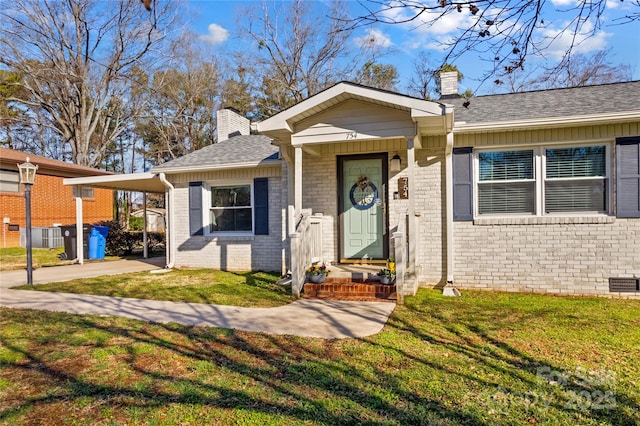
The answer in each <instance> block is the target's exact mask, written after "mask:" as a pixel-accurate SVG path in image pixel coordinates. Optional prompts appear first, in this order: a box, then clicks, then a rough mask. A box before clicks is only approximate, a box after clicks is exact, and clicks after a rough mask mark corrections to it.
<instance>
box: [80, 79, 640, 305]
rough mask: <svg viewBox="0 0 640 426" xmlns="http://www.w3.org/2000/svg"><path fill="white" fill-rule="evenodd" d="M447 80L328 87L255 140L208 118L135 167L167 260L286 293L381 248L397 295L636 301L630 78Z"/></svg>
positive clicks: (638, 213) (638, 210)
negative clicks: (242, 274) (151, 193)
mask: <svg viewBox="0 0 640 426" xmlns="http://www.w3.org/2000/svg"><path fill="white" fill-rule="evenodd" d="M442 80H443V88H447V87H448V88H449V91H447V90H443V93H442V95H443V96H442V98H441V99H440V100H439V101H438V102H432V101H425V100H422V99H416V98H412V97H409V96H405V95H401V94H398V93H392V92H387V91H382V90H377V89H372V88H368V87H363V86H360V85H355V84H351V83H344V82H343V83H339V84H337V85H335V86H333V87H330V88H329V89H327V90H325V91H323V92H321V93H318V94H316V95H314V96H312V97H310V98H308V99H306V100H304V101H302V102H300V103H299V104H297V105H294V106H292V107H290V108H288V109H287V110H285V111H282V112H280V113H278V114H276V115H274V116H273V117H270V118H268V119H266V120H264V121H262V122H259V123H254V124H253V126H252V130H253V131H254V133H258V134H256V135H252V134H251V132H250V125H249V122H248V121H246V120H243V119H242V118H241V117H239V116H237V115H236V114H234V113H233V111H228V110H227V111H223V112H221V115H219V116H218V126H219V140H220V141H221V142H219V143H218V144H215V145H211V146H208V147H205V148H203V149H201V150H199V151H196V152H194V153H191V154H189V155H186V156H184V157H181V158H178V159H176V160H173V161H171V162H168V163H165V164H163V165H160V166H158V167H156V168H154V169H153V170H152V172H151V174H150V175H149V176H148V178H149V179H158V180H160V181H162V182H163V183H164V185H165V190H166V193H167V194H168V209H167V210H168V213H167V216H168V240H169V247H168V250H167V256H168V264H169V265H170V266H194V267H210V268H219V269H227V270H283V271H287V270H288V271H291V273H292V285H293V291H294V293H298V292H299V291H300V290H301V288H302V283H303V282H304V271H305V269H306V267H308V266H309V264H311V263H312V262H315V261H319V260H321V261H325V262H330V263H332V264H342V265H352V264H358V263H373V264H375V263H376V262H381V261H384V260H385V259H387V258H390V257H391V258H394V259H395V260H396V262H397V264H398V279H397V282H398V291H399V292H401V293H402V294H414V293H415V291H416V290H417V288H418V287H419V286H440V287H445V288H446V287H451V286H454V285H455V287H456V288H459V289H487V290H489V289H490V290H501V291H519V292H539V293H554V294H574V295H624V296H629V297H638V296H640V288H638V286H639V285H640V283H639V281H640V104H639V103H638V102H637V99H638V97H639V96H640V81H636V82H627V83H617V84H607V85H599V86H590V87H579V88H568V89H556V90H546V91H535V92H523V93H513V94H506V95H489V96H479V97H474V98H472V99H470V100H469V102H468V103H467V100H465V99H462V98H460V97H459V96H458V94H457V74H456V73H445V74H444V75H443V76H442ZM447 81H448V82H449V84H444V83H446V82H447ZM131 179H133V178H131ZM70 183H71V182H70ZM610 278H613V281H610ZM620 279H621V280H620ZM611 283H614V284H616V283H618V284H620V283H622V286H623V287H616V286H615V285H613V286H612V284H611ZM619 290H624V293H623V292H620V291H619Z"/></svg>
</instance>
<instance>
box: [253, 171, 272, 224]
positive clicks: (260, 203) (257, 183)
mask: <svg viewBox="0 0 640 426" xmlns="http://www.w3.org/2000/svg"><path fill="white" fill-rule="evenodd" d="M253 208H254V214H255V225H256V228H255V232H254V233H255V235H269V180H268V179H267V178H255V179H254V180H253Z"/></svg>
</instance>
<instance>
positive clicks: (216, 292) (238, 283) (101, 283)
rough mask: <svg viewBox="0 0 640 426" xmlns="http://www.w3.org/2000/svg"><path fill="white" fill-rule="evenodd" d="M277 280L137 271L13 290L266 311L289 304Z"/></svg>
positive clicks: (273, 276) (254, 275) (285, 289)
mask: <svg viewBox="0 0 640 426" xmlns="http://www.w3.org/2000/svg"><path fill="white" fill-rule="evenodd" d="M279 279H280V276H279V275H278V274H276V273H269V272H224V271H217V270H212V269H177V270H173V271H170V272H166V273H162V274H152V273H149V272H139V273H132V274H122V275H111V276H103V277H97V278H82V279H76V280H73V281H66V282H61V283H51V284H40V285H37V286H35V287H31V286H27V285H24V286H20V287H15V288H18V289H23V290H38V291H55V292H64V293H76V294H96V295H100V296H112V297H131V298H136V299H154V300H168V301H171V302H191V303H210V304H214V305H233V306H249V307H261V308H268V307H273V306H282V305H286V304H288V303H291V300H292V296H291V287H290V286H280V285H277V284H276V281H278V280H279Z"/></svg>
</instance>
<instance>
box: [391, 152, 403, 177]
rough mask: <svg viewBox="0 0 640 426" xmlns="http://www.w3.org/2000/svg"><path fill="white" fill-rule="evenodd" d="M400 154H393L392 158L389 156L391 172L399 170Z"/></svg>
mask: <svg viewBox="0 0 640 426" xmlns="http://www.w3.org/2000/svg"><path fill="white" fill-rule="evenodd" d="M400 165H401V162H400V156H399V155H398V154H396V155H394V156H393V158H391V172H392V173H397V172H399V171H400Z"/></svg>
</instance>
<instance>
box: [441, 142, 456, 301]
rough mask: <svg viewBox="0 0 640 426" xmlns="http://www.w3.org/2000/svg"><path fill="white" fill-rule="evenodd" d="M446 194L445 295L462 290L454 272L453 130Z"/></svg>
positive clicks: (447, 155) (447, 154)
mask: <svg viewBox="0 0 640 426" xmlns="http://www.w3.org/2000/svg"><path fill="white" fill-rule="evenodd" d="M444 155H445V174H446V177H445V179H446V194H447V226H446V233H447V235H446V241H447V284H446V285H445V286H444V288H443V289H442V294H443V295H444V296H460V292H459V291H458V290H457V289H456V288H455V287H453V275H454V274H453V273H454V269H455V261H454V260H455V259H454V253H453V252H454V250H453V130H449V131H448V132H447V145H446V147H445V150H444Z"/></svg>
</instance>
